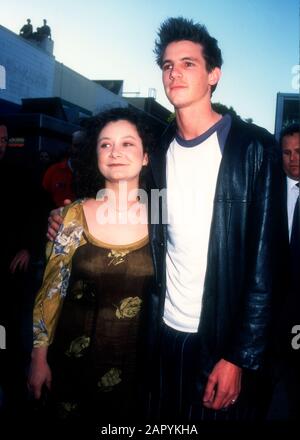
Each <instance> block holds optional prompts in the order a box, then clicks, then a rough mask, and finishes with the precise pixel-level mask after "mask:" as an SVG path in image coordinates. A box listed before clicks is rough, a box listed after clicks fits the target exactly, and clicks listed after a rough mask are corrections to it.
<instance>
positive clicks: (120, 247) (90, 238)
mask: <svg viewBox="0 0 300 440" xmlns="http://www.w3.org/2000/svg"><path fill="white" fill-rule="evenodd" d="M83 202H84V200H83V201H82V202H81V204H80V207H81V213H82V220H83V230H84V235H85V236H86V239H87V241H88V242H90V243H92V244H94V245H96V246H99V247H102V248H105V249H116V250H125V249H126V250H130V251H132V250H136V249H140V248H142V247H143V246H145V245H146V244H148V243H149V234H147V235H145V237H142V238H141V239H140V240H137V241H134V242H131V243H126V244H113V243H106V242H104V241H102V240H100V239H99V238H96V237H94V235H92V234H91V233H90V231H89V227H88V224H87V220H86V217H85V213H84V209H83Z"/></svg>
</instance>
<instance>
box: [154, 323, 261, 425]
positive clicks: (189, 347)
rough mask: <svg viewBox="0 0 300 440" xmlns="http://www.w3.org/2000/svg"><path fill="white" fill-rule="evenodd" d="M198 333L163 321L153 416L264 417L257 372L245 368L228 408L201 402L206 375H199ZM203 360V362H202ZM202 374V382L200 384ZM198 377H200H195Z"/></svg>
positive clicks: (198, 419) (190, 419) (188, 419)
mask: <svg viewBox="0 0 300 440" xmlns="http://www.w3.org/2000/svg"><path fill="white" fill-rule="evenodd" d="M198 338H199V336H198V334H196V333H184V332H180V331H177V330H174V329H172V328H170V327H168V326H167V325H165V324H163V327H162V332H161V338H160V349H159V356H158V360H157V365H156V368H157V371H156V381H155V382H156V386H155V388H154V391H153V393H152V398H151V405H150V406H151V411H150V414H151V418H152V419H154V420H157V421H160V422H162V423H167V422H168V423H169V422H176V423H180V422H181V423H188V422H193V423H199V422H202V421H208V422H210V421H255V420H259V419H262V417H263V415H262V414H263V412H262V411H261V408H260V403H261V402H260V399H259V390H260V389H261V386H263V384H262V383H261V381H260V376H259V374H257V373H252V372H247V371H243V376H242V377H243V380H242V392H241V394H240V396H239V398H238V400H237V402H236V403H235V404H234V405H232V406H230V407H229V408H228V409H221V410H218V411H216V410H211V409H208V408H206V407H204V406H203V405H202V398H203V393H204V390H205V386H206V382H207V376H205V375H204V374H203V378H201V376H199V374H201V373H200V372H199V358H200V357H201V346H200V348H199V340H198ZM200 363H201V362H200ZM199 377H200V382H202V386H200V387H199ZM196 379H197V380H196Z"/></svg>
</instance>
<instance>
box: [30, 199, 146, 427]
mask: <svg viewBox="0 0 300 440" xmlns="http://www.w3.org/2000/svg"><path fill="white" fill-rule="evenodd" d="M152 275H153V268H152V262H151V257H150V250H149V243H148V238H147V237H146V238H144V239H142V240H140V241H138V242H136V243H132V244H130V245H126V246H116V245H109V244H106V243H102V242H100V241H99V240H97V239H96V238H94V237H93V236H92V235H91V234H90V233H89V231H88V228H87V224H86V221H85V217H84V213H83V207H82V203H81V202H75V203H74V204H73V205H71V206H70V208H69V209H68V210H67V212H66V215H65V217H64V222H63V225H62V227H61V228H60V231H59V233H58V235H57V238H56V241H55V242H54V244H53V247H52V251H51V254H50V257H49V261H48V264H47V267H46V270H45V275H44V280H43V285H42V287H41V289H40V291H39V293H38V295H37V298H36V302H35V307H34V346H35V347H39V346H45V345H49V344H50V347H49V350H48V360H49V365H50V367H51V371H52V391H51V394H52V400H53V401H54V402H55V408H56V410H55V411H56V415H57V416H58V417H61V418H67V419H68V418H70V417H71V418H72V417H74V418H77V417H78V416H79V415H84V416H91V417H94V418H96V420H97V421H98V422H99V421H120V420H122V419H124V420H127V421H128V420H130V419H131V420H137V418H138V414H137V413H138V411H139V409H140V402H139V392H140V388H139V386H140V381H141V368H142V367H141V364H140V362H139V357H138V355H137V353H138V351H139V350H138V348H139V344H141V343H142V338H141V331H140V329H141V321H142V319H141V317H142V305H143V301H144V300H145V295H147V291H148V289H149V288H150V285H151V283H152Z"/></svg>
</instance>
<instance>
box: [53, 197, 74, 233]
mask: <svg viewBox="0 0 300 440" xmlns="http://www.w3.org/2000/svg"><path fill="white" fill-rule="evenodd" d="M70 203H72V202H71V200H70V199H66V200H64V206H67V205H70ZM62 210H63V207H61V208H56V209H53V210H52V211H51V212H50V216H49V217H48V230H47V238H48V240H50V241H53V240H55V238H56V236H57V232H58V229H59V227H60V225H61V224H62V222H63V218H62V216H61V214H62Z"/></svg>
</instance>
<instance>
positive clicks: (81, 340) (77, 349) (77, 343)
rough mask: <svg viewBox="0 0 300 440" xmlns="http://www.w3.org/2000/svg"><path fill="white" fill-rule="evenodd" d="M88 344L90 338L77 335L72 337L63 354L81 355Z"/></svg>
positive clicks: (76, 356) (70, 355) (77, 356)
mask: <svg viewBox="0 0 300 440" xmlns="http://www.w3.org/2000/svg"><path fill="white" fill-rule="evenodd" d="M89 345H90V338H89V337H88V336H79V337H78V338H76V339H74V340H73V341H72V342H71V344H70V347H69V349H68V350H67V351H66V352H65V354H66V355H67V356H69V357H75V358H79V357H82V356H83V350H85V349H86V348H87V347H88V346H89Z"/></svg>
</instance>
